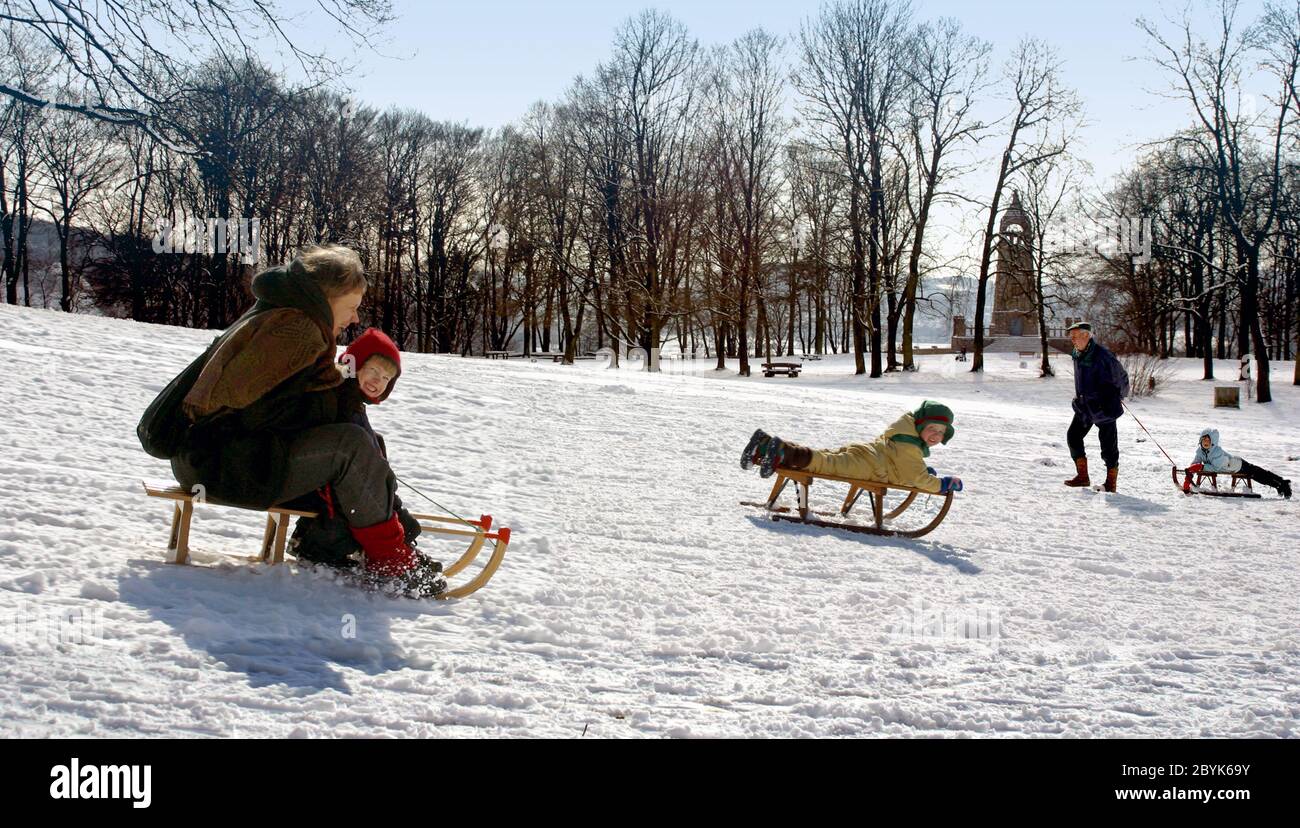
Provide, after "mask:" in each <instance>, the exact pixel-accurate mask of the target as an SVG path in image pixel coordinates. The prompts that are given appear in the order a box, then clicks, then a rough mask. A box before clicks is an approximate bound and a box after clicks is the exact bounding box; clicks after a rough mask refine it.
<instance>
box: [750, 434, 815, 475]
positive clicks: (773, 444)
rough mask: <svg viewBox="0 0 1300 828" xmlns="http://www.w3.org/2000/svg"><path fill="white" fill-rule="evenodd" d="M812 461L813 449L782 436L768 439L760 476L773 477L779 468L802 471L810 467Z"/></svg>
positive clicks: (759, 472)
mask: <svg viewBox="0 0 1300 828" xmlns="http://www.w3.org/2000/svg"><path fill="white" fill-rule="evenodd" d="M811 462H812V449H810V448H808V447H807V446H801V445H798V444H797V443H787V442H785V441H784V440H782V439H781V438H780V437H772V438H770V439H769V440H768V443H767V450H766V451H765V452H764V453H763V461H762V463H763V464H762V466H761V467H760V468H759V471H758V476H759V477H771V476H772V475H773V474H774V473H775V472H776V470H777V469H778V468H782V469H790V470H792V471H800V470H802V469H806V468H808V464H809V463H811Z"/></svg>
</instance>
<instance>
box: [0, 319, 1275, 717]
mask: <svg viewBox="0 0 1300 828" xmlns="http://www.w3.org/2000/svg"><path fill="white" fill-rule="evenodd" d="M211 336H212V334H211V333H209V332H202V331H189V330H183V329H174V328H166V327H159V326H151V325H141V324H134V323H130V322H123V321H117V320H110V319H103V318H94V317H85V316H72V317H69V316H66V315H63V314H59V313H57V312H51V311H33V310H24V309H19V308H13V307H9V306H0V360H2V362H3V366H4V370H3V371H2V372H0V442H2V443H3V445H4V455H3V457H4V462H3V463H0V621H3V625H0V635H2V636H3V637H2V638H0V736H20V735H21V736H69V735H95V736H123V735H167V736H186V735H200V736H268V737H283V736H344V735H367V736H382V735H389V736H479V735H507V736H574V737H576V736H579V735H582V734H583V733H584V732H585V734H586V735H587V736H598V737H622V736H646V735H650V736H663V735H668V736H750V735H769V736H776V735H779V736H851V735H869V734H884V735H1069V736H1083V735H1093V736H1150V735H1168V736H1202V735H1214V736H1245V735H1266V736H1294V735H1297V716H1298V715H1300V684H1298V682H1300V630H1297V619H1298V618H1300V613H1298V612H1297V609H1300V607H1298V601H1300V563H1298V562H1297V550H1298V549H1300V528H1298V527H1297V521H1296V515H1297V511H1298V510H1300V502H1296V501H1292V502H1284V501H1282V500H1279V499H1276V498H1274V497H1273V495H1272V493H1271V492H1266V493H1265V498H1264V499H1263V500H1260V501H1253V502H1242V501H1231V500H1215V499H1211V498H1195V497H1194V498H1184V497H1183V496H1182V495H1181V494H1180V493H1178V492H1176V491H1174V489H1173V488H1172V484H1171V483H1170V481H1169V472H1168V464H1167V462H1166V461H1165V460H1164V458H1163V457H1162V456H1161V455H1160V454H1159V452H1158V451H1157V450H1156V448H1155V447H1154V445H1153V444H1152V443H1151V442H1150V441H1149V440H1147V439H1146V437H1145V435H1144V434H1142V432H1141V431H1140V430H1139V429H1138V428H1137V427H1136V425H1135V424H1134V423H1133V421H1132V419H1131V418H1125V419H1124V420H1123V421H1122V422H1121V425H1120V446H1121V451H1122V458H1121V474H1120V487H1121V493H1119V494H1117V495H1107V494H1103V493H1096V492H1092V491H1082V492H1080V491H1074V490H1068V489H1066V488H1065V487H1063V486H1062V485H1061V480H1062V479H1064V478H1065V477H1067V476H1069V475H1070V473H1072V466H1071V463H1070V460H1069V456H1068V452H1067V451H1066V449H1065V430H1066V426H1067V423H1068V421H1069V416H1070V409H1069V398H1070V396H1071V393H1072V382H1071V379H1070V374H1069V360H1068V358H1067V359H1064V360H1061V361H1060V362H1058V368H1059V369H1060V371H1061V373H1062V376H1061V377H1059V378H1057V379H1054V380H1047V381H1042V380H1038V379H1036V378H1035V372H1034V371H1033V370H1032V369H1021V368H1020V367H1019V361H1018V360H1017V359H1016V358H1014V357H993V358H991V365H990V370H989V373H988V374H986V375H985V376H983V377H972V376H971V375H969V374H967V373H965V371H964V370H963V369H964V366H962V365H960V364H957V363H954V362H953V361H952V359H951V357H926V358H925V360H924V361H923V364H922V371H921V372H920V373H918V374H914V375H908V376H890V377H887V378H885V379H882V380H875V381H871V380H866V379H864V378H855V377H853V376H852V374H851V370H852V369H851V364H850V362H849V361H847V360H846V358H843V357H841V358H831V359H827V360H824V361H822V362H820V363H816V364H815V365H814V366H813V367H811V368H810V369H809V370H808V371H807V372H806V373H804V374H803V376H801V377H799V378H798V379H794V380H790V379H785V378H775V379H770V380H765V379H763V378H762V377H761V376H760V377H755V378H751V379H741V378H737V377H735V376H734V372H728V373H727V374H715V373H713V372H712V371H701V372H700V373H698V374H694V375H687V374H673V373H665V374H664V375H659V376H652V375H646V374H640V373H636V372H633V371H629V370H601V369H600V368H598V367H597V366H596V365H594V364H593V363H587V364H585V365H579V366H576V367H564V366H559V365H553V364H551V363H550V362H549V361H548V362H545V363H542V362H538V363H530V362H523V361H511V362H508V363H506V362H495V361H488V360H483V359H460V358H456V357H441V356H439V357H431V356H417V355H407V357H406V364H405V370H404V373H403V377H402V380H401V382H400V383H399V385H398V387H397V389H396V392H395V394H394V396H393V397H392V399H391V400H390V401H389V402H387V403H385V404H384V405H383V406H381V407H380V408H379V409H378V410H373V413H372V420H373V422H374V423H375V426H376V428H377V429H379V430H380V431H381V432H383V433H384V434H385V435H386V437H387V440H388V446H389V451H390V454H391V456H392V457H393V458H394V461H395V466H396V468H397V472H398V474H399V475H401V476H403V477H405V478H406V479H407V480H409V481H410V482H411V483H413V484H414V485H415V486H416V487H418V488H420V489H421V490H423V491H425V492H426V493H428V494H430V495H432V496H433V497H434V498H436V499H437V500H438V501H440V502H441V503H443V504H445V505H446V506H447V507H449V508H451V509H455V510H457V511H458V512H460V513H462V514H467V515H471V516H477V515H478V514H479V513H480V512H491V513H492V514H493V515H495V516H496V518H497V520H498V522H499V523H505V524H507V525H509V526H511V527H512V528H513V529H514V532H515V535H514V537H515V540H514V543H513V544H512V546H511V549H510V554H509V556H508V557H507V559H506V561H505V564H504V565H503V567H502V569H501V571H500V572H499V573H498V574H497V576H496V578H495V580H494V581H493V582H492V583H491V584H490V585H489V586H488V587H486V588H485V589H483V590H482V591H481V592H479V593H477V594H476V595H474V596H473V597H471V598H469V599H466V600H462V601H458V602H443V603H427V604H424V603H416V602H409V601H394V600H390V599H386V598H382V597H374V596H369V595H366V594H363V593H360V592H358V591H356V590H353V589H350V588H348V587H345V586H342V585H339V584H336V583H334V582H332V581H331V580H330V579H328V578H327V577H325V576H323V575H319V574H316V573H312V572H307V571H297V570H296V568H295V567H293V566H285V567H280V568H277V569H267V568H261V567H257V566H252V565H248V564H244V563H242V562H238V561H237V560H235V556H237V555H250V554H253V553H254V552H255V551H256V549H257V547H258V544H259V542H260V539H261V529H262V525H261V520H260V518H259V517H258V516H257V515H255V514H253V513H249V512H242V511H236V510H229V509H201V510H200V511H199V512H198V513H197V514H196V518H195V525H194V530H193V535H192V545H193V547H194V549H195V558H196V560H198V561H199V562H200V563H204V564H207V565H205V566H194V567H176V566H169V565H166V564H164V563H163V562H162V557H163V549H164V547H165V545H166V536H167V528H168V523H169V520H170V509H169V508H168V506H167V505H166V504H165V503H162V502H159V501H156V500H149V499H146V498H145V497H143V495H142V494H141V493H140V491H139V480H140V479H141V478H147V479H165V478H166V477H167V467H166V464H164V463H162V462H159V461H155V460H153V459H151V458H149V457H148V456H146V455H145V454H143V452H141V451H140V450H139V448H138V445H137V443H136V440H135V435H134V427H135V424H136V421H137V420H138V418H139V414H140V412H141V411H142V410H143V409H144V407H145V406H146V405H147V403H148V402H149V400H150V399H152V397H153V396H154V394H156V393H157V391H158V390H159V389H160V388H161V387H162V386H163V385H164V384H165V383H166V382H167V381H168V380H169V379H170V378H171V377H172V376H173V375H174V374H175V373H176V372H177V371H179V370H180V369H181V368H182V367H183V366H184V365H185V364H186V363H187V361H188V360H190V359H191V358H192V357H193V356H194V355H195V354H197V353H198V352H199V350H200V349H201V348H202V346H203V345H204V344H206V343H207V342H208V341H209V340H210V339H211ZM700 367H701V368H703V367H704V366H700ZM1179 371H1180V372H1181V373H1180V376H1181V378H1180V379H1179V380H1178V381H1176V382H1175V383H1174V384H1173V385H1172V386H1171V387H1170V389H1169V390H1167V391H1166V392H1164V393H1163V394H1162V395H1161V396H1159V397H1157V398H1155V399H1153V400H1146V401H1140V402H1138V403H1136V404H1135V408H1134V410H1136V411H1137V412H1138V414H1139V416H1140V417H1142V419H1143V421H1144V422H1145V423H1146V425H1147V426H1148V427H1149V428H1151V429H1152V430H1153V432H1154V433H1155V435H1156V437H1157V439H1159V440H1160V441H1161V443H1162V444H1164V445H1165V447H1166V448H1168V449H1169V450H1170V451H1171V452H1172V453H1173V454H1174V456H1175V458H1176V459H1177V460H1178V461H1179V462H1180V463H1186V462H1188V461H1190V458H1191V456H1192V454H1193V452H1194V450H1195V439H1196V434H1197V433H1198V432H1199V431H1200V429H1201V428H1203V427H1204V426H1206V425H1214V426H1216V427H1218V428H1219V430H1220V431H1221V433H1222V435H1223V443H1224V445H1225V447H1226V448H1227V449H1228V450H1229V451H1232V452H1234V453H1238V454H1240V455H1242V456H1244V457H1246V458H1247V459H1249V460H1250V461H1251V462H1254V463H1256V464H1258V465H1261V466H1264V467H1266V468H1271V469H1274V470H1275V471H1278V472H1279V473H1281V474H1283V476H1285V477H1290V478H1291V479H1292V480H1297V481H1300V462H1297V460H1296V459H1295V458H1297V457H1300V393H1298V392H1300V389H1297V388H1294V387H1292V386H1291V385H1290V384H1289V379H1290V372H1291V366H1290V365H1289V364H1285V363H1278V364H1277V367H1276V373H1275V376H1276V380H1277V382H1276V385H1275V393H1276V395H1277V399H1276V401H1275V402H1274V403H1273V404H1271V405H1269V406H1258V405H1253V404H1250V405H1247V406H1246V408H1245V409H1243V410H1241V411H1223V410H1219V411H1214V410H1213V409H1211V407H1210V400H1211V389H1210V387H1209V384H1207V383H1202V382H1199V381H1197V380H1196V377H1197V376H1199V374H1198V367H1197V365H1196V364H1195V363H1194V362H1192V361H1182V362H1180V365H1179ZM1220 373H1221V375H1222V376H1225V377H1235V376H1236V368H1235V365H1229V364H1227V363H1224V364H1222V365H1221V366H1220ZM926 397H929V398H933V399H939V400H942V401H944V402H947V403H949V404H950V405H952V406H953V408H954V409H955V410H956V412H957V422H956V426H957V437H956V439H954V440H953V441H952V443H950V444H949V445H948V446H946V447H942V448H940V449H937V450H936V451H935V452H934V455H933V464H934V465H935V466H936V467H937V468H939V469H940V472H941V473H947V474H959V475H961V476H962V477H963V478H964V479H965V480H966V484H967V490H966V491H965V492H964V493H962V494H961V495H959V496H958V499H957V502H956V504H955V505H954V508H953V510H952V512H951V513H950V514H949V516H948V519H947V520H946V521H945V522H944V524H943V525H942V526H941V527H940V528H939V529H938V530H937V531H935V532H934V533H933V534H931V535H929V536H928V537H926V538H924V539H922V540H917V541H907V540H894V539H886V538H873V537H867V536H861V535H837V534H833V533H831V532H828V531H826V530H817V529H811V528H806V527H800V526H796V525H792V524H773V523H771V522H770V521H767V520H765V519H763V518H762V517H761V515H759V514H758V512H757V511H756V510H751V509H746V508H744V507H741V506H739V505H738V504H737V501H739V500H742V499H747V500H753V499H762V497H763V496H764V494H765V493H766V491H767V488H768V487H767V485H766V482H765V481H761V480H760V479H759V478H758V476H757V474H755V473H744V472H741V471H740V469H739V468H738V466H737V459H738V453H739V450H740V447H741V446H742V445H743V444H744V442H745V439H746V438H747V437H748V435H749V433H750V431H751V430H753V428H755V427H756V426H762V427H764V428H766V429H767V430H769V431H772V432H775V433H778V434H781V435H782V436H787V437H790V438H792V439H798V440H800V441H803V442H807V443H810V444H813V445H839V444H841V443H843V442H847V441H850V440H854V439H862V438H870V437H873V436H875V435H876V434H878V433H879V432H880V431H881V430H882V428H883V427H884V426H885V425H887V424H888V423H889V422H892V421H893V419H894V418H895V417H896V416H897V415H898V414H899V413H900V412H902V411H904V410H907V409H910V408H912V407H913V406H915V405H916V403H917V402H919V401H920V400H921V399H923V398H926ZM1089 447H1090V452H1091V455H1092V457H1093V462H1094V464H1095V465H1097V466H1100V460H1099V458H1098V452H1097V447H1096V437H1095V435H1093V436H1091V437H1090V440H1089ZM1288 458H1290V459H1288ZM842 495H843V492H842V490H839V489H837V488H835V487H832V486H824V487H822V488H821V490H820V491H819V490H818V489H817V488H816V487H814V490H813V496H814V499H815V500H816V501H817V503H818V504H819V505H820V506H822V507H834V506H835V505H838V502H839V498H840V497H842ZM404 497H405V498H406V499H407V500H408V502H409V503H411V504H412V506H417V505H427V504H423V502H422V501H421V500H420V498H419V496H418V495H415V494H412V493H410V492H405V493H404ZM788 497H789V495H787V498H788ZM429 508H430V509H433V507H431V506H430V507H429ZM929 508H933V506H930V507H929ZM435 548H436V547H435ZM448 556H450V552H449V553H448ZM223 561H224V562H223Z"/></svg>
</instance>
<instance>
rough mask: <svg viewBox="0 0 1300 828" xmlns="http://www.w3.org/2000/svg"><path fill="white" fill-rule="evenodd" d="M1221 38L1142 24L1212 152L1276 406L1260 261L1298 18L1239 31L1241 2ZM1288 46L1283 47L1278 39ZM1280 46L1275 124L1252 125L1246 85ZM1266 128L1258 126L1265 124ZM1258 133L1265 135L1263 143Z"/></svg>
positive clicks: (1288, 113) (1222, 21) (1244, 323)
mask: <svg viewBox="0 0 1300 828" xmlns="http://www.w3.org/2000/svg"><path fill="white" fill-rule="evenodd" d="M1218 12H1219V14H1218V23H1219V26H1218V31H1216V32H1215V40H1214V41H1213V42H1207V41H1205V40H1202V39H1200V38H1199V37H1198V36H1197V35H1195V34H1194V33H1193V31H1192V24H1191V21H1190V18H1189V16H1188V15H1187V14H1186V13H1184V15H1183V16H1182V18H1181V19H1180V20H1174V21H1169V25H1170V28H1171V29H1172V30H1173V34H1172V35H1168V36H1167V35H1165V34H1163V33H1161V31H1160V30H1159V29H1158V28H1157V27H1156V25H1155V24H1153V23H1151V22H1150V21H1147V20H1145V19H1140V20H1139V21H1138V25H1139V26H1140V27H1141V28H1142V30H1143V31H1144V32H1146V34H1147V36H1148V37H1149V38H1150V39H1151V42H1152V44H1153V52H1154V54H1153V57H1152V59H1153V61H1154V62H1155V63H1156V65H1158V66H1160V67H1161V68H1163V69H1164V70H1165V71H1166V72H1168V73H1169V74H1170V75H1171V77H1172V79H1173V83H1174V85H1175V89H1176V91H1177V94H1178V95H1179V96H1180V97H1182V98H1183V99H1184V100H1185V101H1186V102H1187V103H1188V105H1189V106H1190V107H1191V109H1192V113H1193V115H1194V117H1195V119H1196V122H1197V131H1198V133H1199V136H1198V137H1199V139H1200V140H1201V142H1202V143H1203V144H1204V145H1205V146H1206V147H1207V148H1208V149H1209V150H1210V156H1211V159H1212V167H1211V169H1212V174H1213V181H1214V183H1215V190H1216V195H1217V198H1218V201H1219V206H1220V214H1221V217H1222V220H1223V222H1224V223H1225V225H1226V227H1227V229H1228V232H1229V233H1230V234H1231V235H1232V238H1233V241H1234V248H1235V252H1236V255H1237V258H1238V261H1237V264H1238V265H1240V266H1241V270H1242V274H1241V277H1240V280H1241V281H1240V284H1241V330H1242V333H1243V336H1247V335H1248V336H1249V338H1250V343H1251V346H1252V350H1253V351H1254V354H1255V360H1256V372H1255V373H1256V379H1255V382H1256V391H1257V394H1256V398H1257V399H1258V400H1259V402H1261V403H1265V402H1270V401H1271V400H1272V393H1271V392H1270V389H1269V370H1268V369H1269V350H1268V345H1267V343H1266V341H1265V340H1264V333H1263V329H1262V327H1261V325H1260V312H1259V294H1260V253H1261V249H1262V248H1263V246H1264V243H1265V242H1266V241H1267V240H1268V238H1269V236H1270V235H1271V234H1272V232H1273V229H1274V226H1275V223H1276V221H1277V217H1278V208H1279V205H1280V198H1281V193H1280V188H1281V164H1282V150H1283V143H1284V135H1285V133H1286V129H1287V125H1288V124H1289V123H1290V122H1291V121H1292V120H1293V119H1294V117H1295V114H1296V113H1295V111H1294V110H1293V109H1292V106H1293V103H1294V101H1295V96H1294V88H1295V83H1296V73H1297V71H1298V70H1300V29H1297V28H1295V27H1294V25H1293V24H1294V23H1295V17H1294V16H1292V17H1285V16H1281V15H1279V17H1278V18H1277V24H1276V25H1275V26H1274V27H1268V26H1265V27H1263V28H1258V27H1257V28H1255V29H1247V30H1246V31H1245V32H1242V31H1240V30H1239V29H1238V28H1237V19H1236V18H1237V3H1236V0H1220V4H1219V7H1218ZM1279 37H1280V38H1281V41H1280V42H1278V41H1277V40H1276V38H1279ZM1261 43H1267V44H1269V45H1271V46H1272V49H1271V50H1268V51H1266V54H1267V58H1266V59H1265V64H1266V65H1267V66H1268V67H1269V68H1270V69H1271V70H1272V71H1273V72H1274V73H1275V74H1276V75H1277V80H1278V83H1279V87H1280V88H1279V94H1278V97H1277V99H1276V101H1275V103H1276V110H1275V112H1274V113H1273V114H1272V115H1271V117H1266V115H1265V113H1260V115H1259V118H1258V119H1256V118H1251V117H1247V114H1246V113H1244V112H1243V110H1242V107H1241V101H1240V96H1241V89H1240V78H1241V72H1242V71H1243V68H1244V65H1245V63H1246V61H1247V60H1248V58H1249V52H1250V50H1251V49H1252V47H1255V48H1258V47H1259V45H1260V44H1261ZM1257 121H1258V122H1257ZM1256 132H1262V137H1261V138H1259V139H1257V138H1256V137H1255V133H1256ZM1257 140H1258V141H1260V142H1261V143H1264V144H1265V146H1266V147H1267V148H1266V149H1265V150H1264V153H1263V154H1264V158H1265V165H1264V169H1263V171H1262V173H1261V174H1259V175H1248V174H1247V172H1248V171H1249V170H1250V169H1251V167H1252V165H1250V164H1249V160H1250V158H1249V156H1250V154H1251V153H1252V150H1253V149H1254V145H1255V143H1256V141H1257Z"/></svg>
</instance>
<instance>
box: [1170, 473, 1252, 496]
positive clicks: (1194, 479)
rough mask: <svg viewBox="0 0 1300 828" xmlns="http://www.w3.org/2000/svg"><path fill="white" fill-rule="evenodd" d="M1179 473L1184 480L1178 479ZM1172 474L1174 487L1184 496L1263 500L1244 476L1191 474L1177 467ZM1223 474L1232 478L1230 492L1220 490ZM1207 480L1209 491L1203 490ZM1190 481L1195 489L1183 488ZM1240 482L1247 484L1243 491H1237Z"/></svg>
mask: <svg viewBox="0 0 1300 828" xmlns="http://www.w3.org/2000/svg"><path fill="white" fill-rule="evenodd" d="M1179 472H1182V475H1183V479H1182V480H1179V479H1178V474H1179ZM1171 474H1172V476H1173V478H1174V485H1175V486H1177V487H1178V489H1179V491H1181V492H1182V493H1183V494H1186V495H1194V494H1199V495H1205V496H1207V497H1247V498H1250V499H1252V500H1259V499H1260V498H1261V496H1260V494H1259V492H1256V491H1255V487H1254V486H1253V485H1251V480H1250V478H1249V477H1247V476H1246V475H1244V474H1237V473H1236V472H1207V471H1200V472H1190V473H1189V472H1188V471H1187V470H1186V469H1180V468H1178V467H1177V466H1174V467H1173V469H1172V471H1171ZM1221 474H1225V475H1229V476H1230V477H1231V478H1232V488H1231V489H1230V490H1229V491H1226V492H1224V491H1220V490H1219V475H1221ZM1206 478H1209V480H1210V488H1209V490H1208V491H1207V490H1205V489H1202V488H1201V483H1202V482H1203V481H1204V480H1205V479H1206ZM1189 479H1190V480H1191V484H1192V486H1193V487H1195V488H1193V489H1191V490H1188V489H1184V488H1183V485H1184V484H1185V483H1186V481H1188V480H1189ZM1238 482H1242V483H1245V484H1246V485H1245V488H1244V489H1243V490H1242V491H1237V483H1238Z"/></svg>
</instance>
